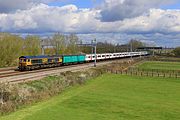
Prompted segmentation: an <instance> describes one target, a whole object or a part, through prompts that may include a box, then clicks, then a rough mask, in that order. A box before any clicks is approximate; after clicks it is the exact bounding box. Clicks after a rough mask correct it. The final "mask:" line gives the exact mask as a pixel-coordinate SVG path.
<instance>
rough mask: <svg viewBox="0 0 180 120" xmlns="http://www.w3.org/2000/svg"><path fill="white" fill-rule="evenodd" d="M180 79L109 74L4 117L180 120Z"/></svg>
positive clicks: (21, 119)
mask: <svg viewBox="0 0 180 120" xmlns="http://www.w3.org/2000/svg"><path fill="white" fill-rule="evenodd" d="M179 86H180V81H179V80H177V79H173V78H171V79H170V78H149V77H138V76H133V77H132V76H126V75H112V74H105V75H103V76H102V77H98V78H96V79H94V80H91V81H89V82H88V83H86V84H85V85H83V86H76V87H72V88H69V89H68V90H66V91H65V92H64V93H63V94H60V95H59V96H56V97H53V98H52V99H50V100H48V101H45V102H41V103H37V104H35V105H33V106H29V107H26V108H24V109H21V110H19V111H17V112H14V113H12V114H10V115H6V116H4V117H0V120H180V107H179V106H180V87H179Z"/></svg>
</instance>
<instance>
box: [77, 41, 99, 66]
mask: <svg viewBox="0 0 180 120" xmlns="http://www.w3.org/2000/svg"><path fill="white" fill-rule="evenodd" d="M77 45H80V46H91V47H92V54H93V53H94V67H96V62H97V57H96V48H97V47H96V46H97V43H96V39H94V40H92V41H91V44H82V43H81V44H77Z"/></svg>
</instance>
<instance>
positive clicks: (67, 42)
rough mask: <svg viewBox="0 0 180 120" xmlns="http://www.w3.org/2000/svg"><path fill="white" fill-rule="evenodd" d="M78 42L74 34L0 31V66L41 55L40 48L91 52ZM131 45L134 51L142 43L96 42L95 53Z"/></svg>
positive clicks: (46, 51) (49, 51)
mask: <svg viewBox="0 0 180 120" xmlns="http://www.w3.org/2000/svg"><path fill="white" fill-rule="evenodd" d="M79 43H82V41H81V40H79V38H78V37H77V35H75V34H70V35H64V34H60V33H56V34H54V35H52V36H51V37H50V38H46V39H41V38H40V36H37V35H27V36H26V37H22V36H19V35H14V34H10V33H0V50H1V52H0V67H5V66H14V65H17V63H18V58H19V57H20V56H28V55H31V56H35V55H41V53H42V50H43V51H44V54H45V55H63V54H91V53H92V52H93V49H92V47H91V46H79V45H78V44H79ZM132 44H133V45H132ZM131 45H132V46H133V47H132V50H133V51H135V50H136V48H137V47H142V46H144V43H142V42H140V41H137V40H131V41H130V42H129V43H128V44H125V45H119V44H117V45H114V44H112V43H108V42H98V43H97V53H108V52H109V53H112V52H126V51H130V50H131V48H130V46H131ZM42 46H43V49H42Z"/></svg>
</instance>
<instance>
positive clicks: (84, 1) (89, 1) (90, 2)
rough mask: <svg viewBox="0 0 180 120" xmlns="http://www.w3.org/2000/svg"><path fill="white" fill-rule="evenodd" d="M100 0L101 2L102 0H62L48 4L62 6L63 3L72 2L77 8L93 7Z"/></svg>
mask: <svg viewBox="0 0 180 120" xmlns="http://www.w3.org/2000/svg"><path fill="white" fill-rule="evenodd" d="M101 2H102V0H71V1H70V0H68V1H64V2H52V3H49V5H51V6H64V5H68V4H74V5H76V6H77V7H78V8H93V7H95V6H96V5H98V4H99V3H101Z"/></svg>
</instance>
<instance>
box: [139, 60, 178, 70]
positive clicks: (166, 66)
mask: <svg viewBox="0 0 180 120" xmlns="http://www.w3.org/2000/svg"><path fill="white" fill-rule="evenodd" d="M138 67H139V68H141V69H159V70H180V62H157V61H146V62H144V63H142V64H140V65H138Z"/></svg>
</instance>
